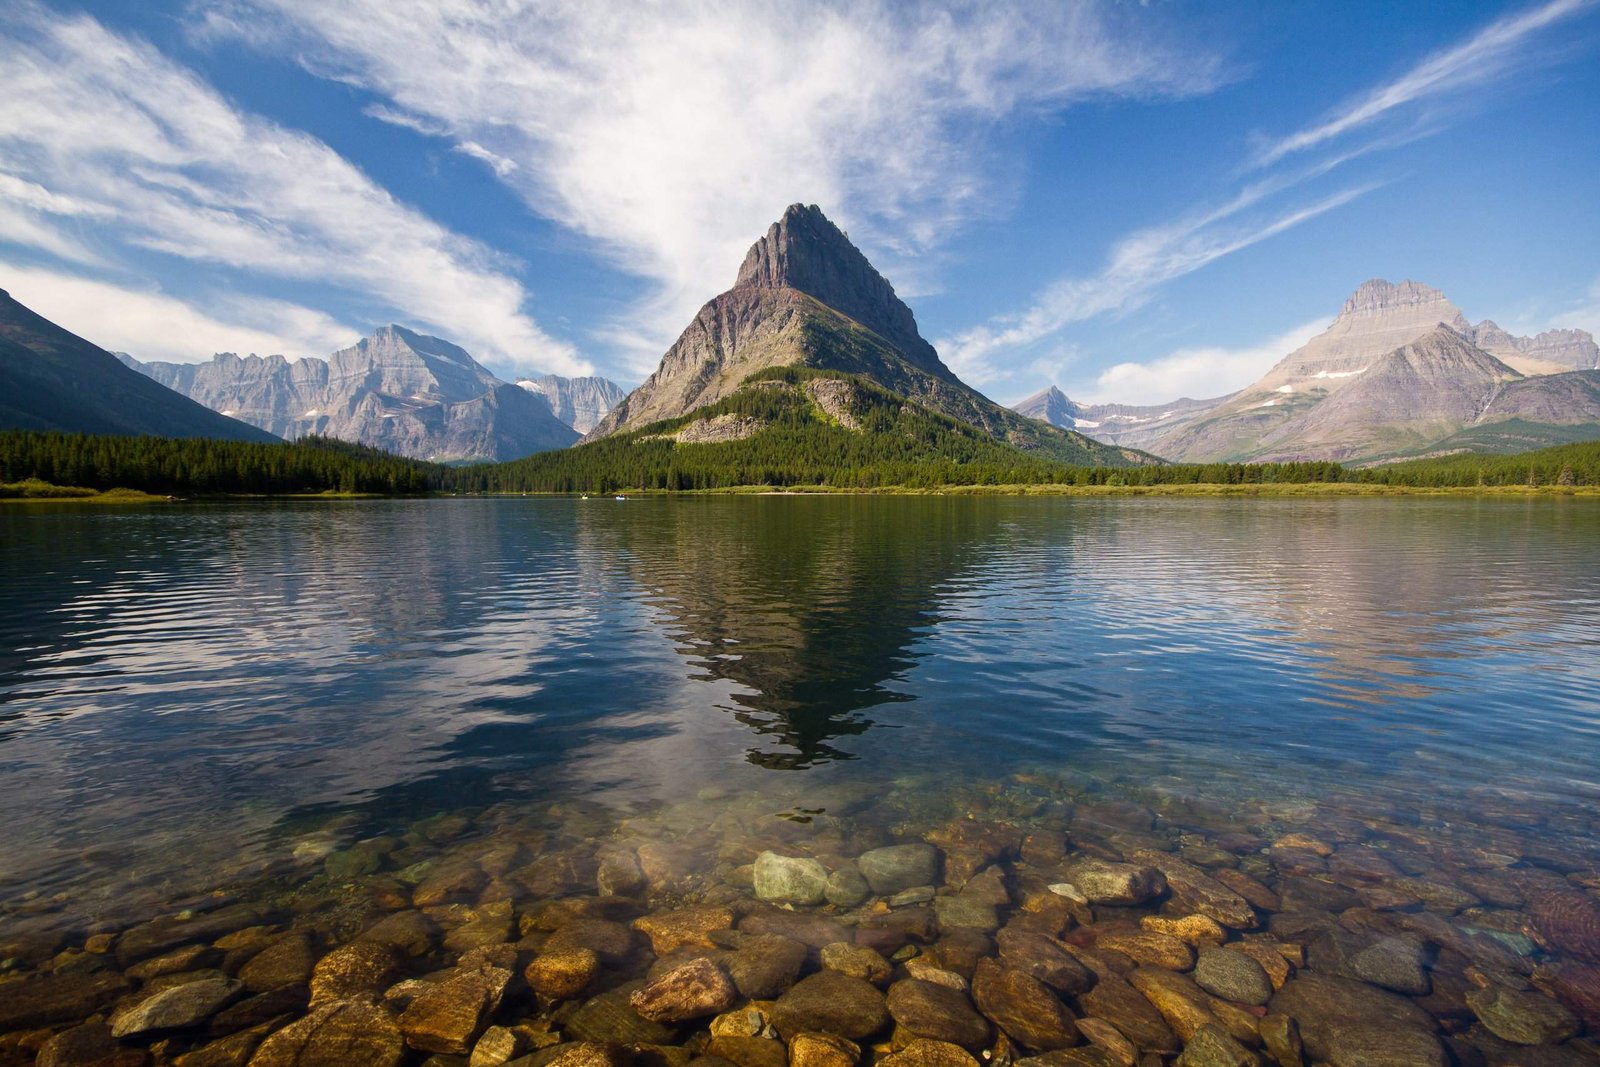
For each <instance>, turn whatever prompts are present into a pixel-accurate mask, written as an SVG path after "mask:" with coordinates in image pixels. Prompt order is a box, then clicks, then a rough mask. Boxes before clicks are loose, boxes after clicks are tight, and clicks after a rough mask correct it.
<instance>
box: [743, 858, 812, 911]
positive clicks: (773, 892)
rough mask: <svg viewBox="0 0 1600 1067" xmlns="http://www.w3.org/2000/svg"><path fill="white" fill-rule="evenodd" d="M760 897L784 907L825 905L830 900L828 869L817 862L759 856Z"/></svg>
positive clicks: (756, 872)
mask: <svg viewBox="0 0 1600 1067" xmlns="http://www.w3.org/2000/svg"><path fill="white" fill-rule="evenodd" d="M755 890H756V896H757V897H758V898H759V899H761V900H770V901H773V902H775V903H780V904H805V905H810V904H821V903H822V902H823V900H824V899H826V897H827V891H828V869H827V868H826V867H824V866H823V865H822V864H820V863H818V862H817V861H816V860H814V859H808V858H804V857H800V856H780V855H778V854H777V853H776V852H763V853H761V855H759V856H757V857H756V866H755Z"/></svg>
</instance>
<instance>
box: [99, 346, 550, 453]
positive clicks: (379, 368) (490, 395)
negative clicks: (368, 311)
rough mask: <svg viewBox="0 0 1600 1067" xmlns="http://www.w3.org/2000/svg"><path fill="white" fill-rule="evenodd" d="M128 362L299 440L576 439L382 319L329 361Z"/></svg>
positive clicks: (507, 449) (486, 378) (525, 397)
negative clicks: (379, 325) (317, 437)
mask: <svg viewBox="0 0 1600 1067" xmlns="http://www.w3.org/2000/svg"><path fill="white" fill-rule="evenodd" d="M119 358H121V359H122V361H123V362H124V363H126V364H127V365H128V366H130V367H132V368H133V369H135V370H138V371H141V372H143V373H144V374H147V375H149V376H150V377H151V378H153V379H155V380H156V381H158V382H160V383H161V384H162V385H165V386H167V387H168V388H171V389H174V390H176V391H177V392H180V393H182V394H183V395H185V396H187V397H189V398H190V399H192V400H195V401H198V402H199V403H202V404H204V405H205V406H206V407H208V408H212V409H213V410H216V411H220V412H222V413H223V414H226V415H232V416H235V417H237V418H239V419H242V420H244V421H245V422H248V423H251V424H252V425H255V426H260V427H262V428H263V429H266V430H270V431H271V432H272V433H275V434H277V435H278V436H280V437H284V438H288V439H290V440H293V439H294V438H297V437H304V436H306V435H307V434H323V435H325V436H329V437H337V438H339V439H340V440H344V441H354V442H356V443H358V444H364V445H371V446H373V447H375V448H381V449H383V450H384V451H386V452H393V453H394V454H396V455H401V456H409V457H411V458H414V459H428V460H435V461H439V462H460V461H469V460H505V459H515V458H517V457H518V456H525V455H528V454H529V453H531V452H538V451H542V450H544V449H549V448H564V447H565V446H567V445H570V444H572V442H574V441H576V440H577V438H578V434H577V432H576V431H575V430H573V429H572V428H571V427H570V426H567V425H565V424H564V423H562V422H561V421H560V420H558V419H557V418H556V417H555V415H554V414H553V413H552V412H551V410H550V405H549V404H548V403H547V402H546V401H545V400H544V398H543V397H535V396H532V395H530V394H529V393H528V391H527V390H525V389H519V388H518V387H517V386H514V385H509V384H507V383H505V382H502V381H501V380H500V379H498V378H496V377H495V376H494V375H493V374H491V373H489V371H488V370H487V369H485V368H484V367H483V366H482V365H480V364H479V363H478V362H477V361H476V360H474V359H473V358H472V357H471V356H470V355H468V354H467V352H466V350H465V349H462V348H460V347H458V346H457V345H453V344H451V343H450V342H449V341H444V340H440V339H439V338H437V337H429V336H427V335H425V334H419V333H414V332H412V331H411V330H408V329H406V328H405V327H403V326H384V327H382V328H380V329H379V330H377V331H376V332H375V333H374V334H373V335H372V336H371V337H368V338H365V339H364V340H362V341H360V342H358V343H357V344H355V345H353V346H351V347H350V348H344V349H340V350H339V351H337V352H335V353H334V354H333V355H332V357H330V358H329V359H326V360H322V359H315V358H309V357H308V358H304V359H296V360H293V361H291V360H287V359H285V358H284V357H282V356H276V355H275V356H256V355H250V356H244V357H240V356H237V355H234V354H233V353H231V352H224V353H221V354H219V355H217V356H215V357H213V358H212V359H211V360H210V361H209V362H207V363H199V364H183V363H141V362H140V361H138V360H136V359H134V358H133V357H131V356H120V357H119Z"/></svg>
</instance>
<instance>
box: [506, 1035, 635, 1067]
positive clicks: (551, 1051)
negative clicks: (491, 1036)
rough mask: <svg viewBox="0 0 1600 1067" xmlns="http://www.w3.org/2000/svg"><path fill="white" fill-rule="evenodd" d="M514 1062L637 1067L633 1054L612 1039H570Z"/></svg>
mask: <svg viewBox="0 0 1600 1067" xmlns="http://www.w3.org/2000/svg"><path fill="white" fill-rule="evenodd" d="M512 1063H513V1064H515V1065H516V1067H635V1065H634V1057H633V1054H632V1053H631V1052H629V1050H628V1049H626V1048H623V1047H622V1046H620V1045H616V1044H613V1043H612V1042H610V1041H568V1042H567V1043H565V1044H562V1045H552V1046H551V1047H550V1048H547V1049H544V1050H542V1051H540V1052H536V1053H534V1054H533V1055H532V1056H524V1057H522V1059H520V1060H513V1061H512Z"/></svg>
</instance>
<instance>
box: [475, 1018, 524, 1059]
mask: <svg viewBox="0 0 1600 1067" xmlns="http://www.w3.org/2000/svg"><path fill="white" fill-rule="evenodd" d="M528 1044H529V1042H528V1039H527V1035H525V1034H524V1033H522V1032H520V1031H517V1030H513V1029H511V1028H510V1027H509V1026H491V1027H489V1028H488V1029H487V1030H485V1031H484V1032H483V1034H482V1036H481V1037H479V1038H478V1040H477V1042H476V1043H475V1044H473V1046H472V1055H471V1057H470V1058H468V1060H467V1067H501V1065H502V1064H506V1063H510V1062H511V1061H512V1060H514V1059H516V1058H517V1057H518V1056H520V1055H522V1054H523V1053H524V1052H526V1051H527V1050H528Z"/></svg>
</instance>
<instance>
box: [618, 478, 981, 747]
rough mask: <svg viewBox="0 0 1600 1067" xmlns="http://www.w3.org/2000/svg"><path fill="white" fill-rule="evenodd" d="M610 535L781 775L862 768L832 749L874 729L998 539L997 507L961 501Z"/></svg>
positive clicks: (759, 505) (690, 514)
mask: <svg viewBox="0 0 1600 1067" xmlns="http://www.w3.org/2000/svg"><path fill="white" fill-rule="evenodd" d="M647 510H648V511H649V512H650V513H649V515H648V516H645V515H643V514H633V515H630V516H629V518H630V519H636V520H639V521H630V522H627V523H624V524H621V525H618V526H616V527H615V528H613V529H612V530H610V531H609V533H610V534H611V535H612V536H615V537H616V539H617V545H618V547H619V548H620V549H621V550H622V551H623V552H624V553H625V555H626V558H627V559H628V560H629V565H630V568H631V570H632V573H633V575H634V577H635V579H636V580H637V581H639V582H640V583H641V584H643V585H644V586H645V587H646V588H647V589H648V590H649V592H650V594H651V598H652V602H653V603H655V604H656V605H657V606H658V607H659V608H660V609H661V610H662V611H664V612H666V614H667V616H668V617H669V618H670V620H671V626H672V628H673V630H674V631H675V632H676V634H677V640H678V642H679V651H680V652H681V653H682V654H683V655H685V656H687V657H689V659H690V662H691V663H692V664H693V665H694V666H695V667H697V668H699V669H701V670H703V671H704V672H705V675H704V677H708V678H717V679H726V680H730V681H733V682H735V683H737V684H738V685H739V686H740V687H742V691H735V692H734V694H733V695H732V698H731V701H732V706H731V707H728V708H727V710H729V711H731V712H732V713H733V715H734V717H735V718H736V719H737V720H738V721H739V722H742V723H744V724H745V725H746V726H748V727H750V728H751V729H752V730H754V731H755V732H756V733H757V734H758V735H760V737H761V741H762V745H761V747H759V748H752V749H751V750H750V752H749V754H748V756H747V758H748V759H749V760H750V762H752V763H755V764H757V765H760V766H763V767H767V768H772V769H789V768H799V767H807V766H811V765H813V764H816V763H821V762H826V761H829V760H837V759H852V758H854V757H853V755H852V754H851V753H850V752H849V751H848V749H847V748H844V747H841V746H839V745H837V744H835V743H834V742H835V741H836V740H837V739H839V738H843V737H850V736H854V735H858V734H862V733H865V732H866V731H867V730H869V729H871V728H872V726H873V725H874V721H873V719H872V718H870V717H868V716H867V715H865V714H864V712H865V711H866V710H867V709H870V708H873V707H876V706H878V705H881V704H884V703H887V702H890V701H901V700H910V699H913V698H912V696H911V695H910V694H908V693H905V692H903V691H901V690H899V689H897V688H896V687H895V682H896V680H897V679H898V678H899V677H901V676H902V675H903V674H904V672H905V671H906V670H907V669H908V668H910V667H911V666H912V664H913V663H914V661H915V659H916V656H915V654H914V652H913V651H912V645H913V644H914V643H915V642H916V641H917V639H918V637H919V636H920V635H921V634H923V633H925V632H926V631H928V630H929V629H930V628H931V627H932V626H933V625H934V624H935V623H937V621H938V611H937V593H938V589H939V587H940V586H941V585H942V584H944V583H947V582H950V581H953V580H957V579H958V578H959V576H960V575H961V574H962V573H963V572H964V571H966V570H968V569H969V568H970V567H971V565H972V563H973V561H974V560H975V559H976V558H977V556H978V555H979V554H980V551H981V548H982V546H983V544H984V543H985V542H986V541H987V540H989V539H990V538H991V537H992V535H993V532H994V530H995V520H994V513H993V509H992V508H988V507H984V506H983V505H981V504H979V505H976V506H975V505H974V503H973V502H972V501H954V500H949V499H921V500H908V499H904V498H889V499H885V498H852V499H848V500H841V499H839V498H827V499H822V498H818V499H796V498H792V497H790V498H783V499H772V500H735V501H706V502H703V503H702V504H700V505H699V506H696V505H695V504H692V503H689V502H683V503H678V504H675V505H672V506H665V507H660V508H658V509H652V508H650V507H649V506H648V505H647V506H646V507H641V508H639V509H638V512H640V513H643V512H646V511H647Z"/></svg>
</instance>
